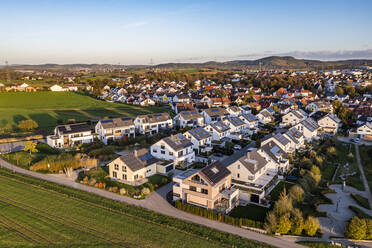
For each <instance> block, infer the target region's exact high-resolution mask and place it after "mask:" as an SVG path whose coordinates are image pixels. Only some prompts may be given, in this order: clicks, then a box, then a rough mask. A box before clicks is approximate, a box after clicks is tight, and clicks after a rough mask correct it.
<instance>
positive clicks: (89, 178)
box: [77, 165, 171, 199]
mask: <svg viewBox="0 0 372 248" xmlns="http://www.w3.org/2000/svg"><path fill="white" fill-rule="evenodd" d="M170 180H171V179H170V177H166V176H163V175H158V174H157V175H153V176H151V177H149V178H148V182H146V183H144V184H142V185H139V186H132V185H128V184H124V183H121V182H119V181H114V180H111V179H110V178H109V168H108V166H107V165H106V166H98V167H95V168H92V169H90V170H84V171H81V172H80V173H79V175H78V179H77V181H78V182H79V183H82V184H86V185H89V186H92V187H96V188H101V189H104V190H107V191H110V192H113V193H118V194H120V195H126V196H129V197H133V198H136V199H143V198H145V197H146V196H147V195H149V194H151V193H152V192H153V191H154V190H156V189H158V188H160V187H162V186H163V185H165V184H167V183H168V182H170Z"/></svg>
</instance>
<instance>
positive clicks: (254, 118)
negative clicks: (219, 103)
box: [240, 114, 258, 122]
mask: <svg viewBox="0 0 372 248" xmlns="http://www.w3.org/2000/svg"><path fill="white" fill-rule="evenodd" d="M240 116H242V117H243V118H244V119H246V120H247V121H249V122H252V121H258V118H257V117H256V116H254V115H253V114H241V115H240Z"/></svg>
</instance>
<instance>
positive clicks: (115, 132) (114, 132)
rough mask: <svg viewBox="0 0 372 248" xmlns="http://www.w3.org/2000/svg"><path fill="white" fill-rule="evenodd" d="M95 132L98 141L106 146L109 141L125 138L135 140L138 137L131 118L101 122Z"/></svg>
mask: <svg viewBox="0 0 372 248" xmlns="http://www.w3.org/2000/svg"><path fill="white" fill-rule="evenodd" d="M95 131H96V134H97V137H98V139H99V140H101V141H102V142H103V143H105V144H106V145H107V142H108V141H109V140H112V141H114V140H119V139H121V138H123V137H127V138H134V137H135V136H136V132H135V126H134V123H133V120H132V118H130V117H119V118H114V119H108V120H100V121H99V122H98V123H97V125H96V127H95Z"/></svg>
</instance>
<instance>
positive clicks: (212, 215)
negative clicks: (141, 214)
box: [175, 200, 264, 229]
mask: <svg viewBox="0 0 372 248" xmlns="http://www.w3.org/2000/svg"><path fill="white" fill-rule="evenodd" d="M175 207H176V208H178V209H180V210H182V211H185V212H188V213H191V214H195V215H199V216H202V217H205V218H208V219H211V220H217V221H221V222H224V223H227V224H230V225H234V226H240V227H241V226H249V227H255V228H261V229H263V227H264V223H263V222H260V221H254V220H251V219H246V218H234V217H231V216H228V215H224V214H221V213H218V212H215V211H211V210H208V209H205V208H201V207H198V206H194V205H190V204H185V203H183V202H182V201H181V200H177V201H176V202H175Z"/></svg>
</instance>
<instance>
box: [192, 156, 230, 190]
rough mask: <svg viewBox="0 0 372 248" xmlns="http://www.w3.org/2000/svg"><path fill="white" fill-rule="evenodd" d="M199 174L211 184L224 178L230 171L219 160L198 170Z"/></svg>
mask: <svg viewBox="0 0 372 248" xmlns="http://www.w3.org/2000/svg"><path fill="white" fill-rule="evenodd" d="M199 174H200V175H201V176H202V177H203V178H204V179H206V180H207V182H209V184H211V185H212V186H214V185H216V184H217V183H219V182H220V181H221V180H223V179H225V178H226V177H227V176H229V175H230V174H231V173H230V171H229V170H228V169H227V168H226V167H224V166H223V165H222V164H221V163H220V162H219V161H217V162H214V163H213V164H211V165H208V166H206V167H204V168H203V169H201V170H200V171H199Z"/></svg>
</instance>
